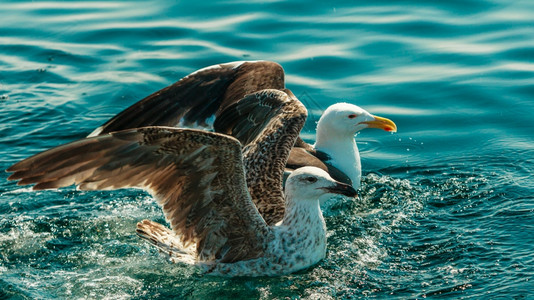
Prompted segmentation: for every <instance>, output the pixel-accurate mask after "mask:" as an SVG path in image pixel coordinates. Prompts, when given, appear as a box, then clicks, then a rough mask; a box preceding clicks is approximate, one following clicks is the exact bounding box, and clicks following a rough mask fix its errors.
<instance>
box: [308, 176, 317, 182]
mask: <svg viewBox="0 0 534 300" xmlns="http://www.w3.org/2000/svg"><path fill="white" fill-rule="evenodd" d="M306 181H308V182H309V183H314V182H316V181H317V178H315V177H311V176H310V177H306Z"/></svg>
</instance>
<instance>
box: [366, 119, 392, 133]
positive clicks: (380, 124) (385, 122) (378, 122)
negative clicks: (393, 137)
mask: <svg viewBox="0 0 534 300" xmlns="http://www.w3.org/2000/svg"><path fill="white" fill-rule="evenodd" d="M373 117H374V118H375V119H374V120H372V121H367V122H362V124H367V126H368V127H369V128H380V129H383V130H385V131H391V132H397V125H395V123H393V121H391V120H390V119H386V118H382V117H378V116H373Z"/></svg>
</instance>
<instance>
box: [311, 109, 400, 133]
mask: <svg viewBox="0 0 534 300" xmlns="http://www.w3.org/2000/svg"><path fill="white" fill-rule="evenodd" d="M365 128H381V129H383V130H385V131H393V132H395V131H397V126H396V125H395V123H393V121H391V120H389V119H386V118H382V117H378V116H374V115H372V114H370V113H369V112H367V111H366V110H364V109H363V108H361V107H359V106H356V105H354V104H350V103H336V104H334V105H331V106H330V107H328V108H327V109H326V110H325V111H324V113H323V115H322V116H321V118H320V119H319V122H318V123H317V136H318V139H319V135H325V136H351V137H352V136H354V134H356V132H358V131H360V130H362V129H365Z"/></svg>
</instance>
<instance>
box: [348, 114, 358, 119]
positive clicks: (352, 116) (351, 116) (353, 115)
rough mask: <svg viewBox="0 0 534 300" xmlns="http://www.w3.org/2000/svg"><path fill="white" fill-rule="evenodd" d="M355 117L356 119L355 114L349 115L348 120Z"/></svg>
mask: <svg viewBox="0 0 534 300" xmlns="http://www.w3.org/2000/svg"><path fill="white" fill-rule="evenodd" d="M356 117H357V115H356V114H351V115H349V119H354V118H356Z"/></svg>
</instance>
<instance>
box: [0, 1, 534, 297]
mask: <svg viewBox="0 0 534 300" xmlns="http://www.w3.org/2000/svg"><path fill="white" fill-rule="evenodd" d="M353 2H354V1H337V2H335V3H332V2H328V1H316V2H315V3H311V2H309V1H297V2H282V1H266V2H264V1H217V2H210V3H209V4H206V3H205V2H203V1H194V2H193V1H182V3H176V4H170V3H168V4H165V3H162V2H159V1H158V2H156V1H139V2H136V1H105V2H104V1H102V2H54V1H48V2H41V1H36V2H25V1H3V2H2V3H1V4H0V107H1V109H0V120H2V122H0V143H1V147H0V154H1V156H2V160H1V161H0V169H6V168H7V167H8V166H10V165H11V164H13V163H15V162H16V161H18V160H20V159H23V158H25V157H28V156H30V155H32V154H35V153H37V152H39V151H42V150H45V149H48V148H51V147H53V146H56V145H59V144H62V143H65V142H69V141H72V140H74V139H77V138H82V137H84V136H85V135H87V134H88V133H90V132H91V131H92V130H93V129H94V128H96V127H97V126H99V125H101V124H102V123H103V122H104V121H106V120H107V119H108V118H110V117H111V116H113V115H114V114H116V113H118V112H119V111H120V110H122V109H123V108H125V107H127V106H128V105H130V104H132V103H134V102H135V101H137V100H139V99H141V98H143V97H144V96H146V95H148V94H150V93H152V92H154V91H156V90H158V89H160V88H162V87H164V86H166V85H168V84H170V83H172V82H174V81H176V80H178V79H179V78H181V77H183V76H184V75H186V74H188V73H190V72H192V71H194V70H196V69H198V68H201V67H205V66H208V65H212V64H215V63H220V62H228V61H235V60H256V59H264V60H273V61H277V62H279V63H280V64H282V65H283V67H284V68H285V70H286V73H287V86H288V87H289V88H290V89H291V90H292V91H293V92H294V93H295V95H297V96H299V97H300V99H301V100H302V101H303V102H304V103H305V104H306V105H307V106H308V108H309V110H310V118H309V120H308V124H307V126H306V128H305V130H304V135H305V137H307V138H310V137H313V132H314V122H315V121H316V120H317V119H318V117H319V115H320V112H321V111H322V110H323V109H325V108H326V107H327V106H328V105H330V104H332V103H335V102H338V101H342V100H344V101H349V102H353V103H355V104H358V105H360V106H362V107H364V108H366V109H368V110H369V111H371V112H373V113H376V114H377V115H381V116H384V117H388V118H391V119H393V120H394V121H395V122H396V123H397V125H398V128H399V132H398V133H396V134H389V133H385V132H382V131H378V130H367V131H364V132H362V133H361V134H359V135H358V136H357V137H356V138H357V141H358V144H359V147H360V149H361V152H362V164H363V166H364V173H365V177H364V180H363V188H362V191H361V199H360V201H358V202H351V201H343V202H341V203H339V204H338V205H337V206H336V207H334V208H333V209H334V210H335V212H337V213H334V214H333V215H332V216H329V217H328V218H327V226H328V228H329V237H328V242H329V244H328V255H327V258H326V259H325V260H324V261H322V262H321V263H319V264H318V265H317V266H314V267H312V268H310V269H308V270H305V271H302V272H299V273H297V274H292V275H289V276H283V277H279V278H239V279H224V278H217V277H215V278H213V277H205V276H202V275H200V274H198V272H196V270H195V269H192V268H190V267H187V266H182V265H173V264H170V263H168V262H167V261H165V260H164V258H163V257H161V256H160V255H159V254H158V253H157V252H156V251H155V249H152V247H151V246H150V245H148V244H147V243H144V242H143V241H141V240H140V239H138V238H137V237H136V236H135V224H136V222H138V221H139V220H142V219H144V218H148V219H152V220H155V221H159V222H163V221H164V220H163V216H162V213H161V210H160V209H159V208H158V207H157V205H156V204H155V201H153V200H152V199H151V198H150V196H149V195H148V194H146V193H143V192H139V191H136V190H121V191H109V192H79V191H75V190H74V189H72V188H68V189H63V190H59V191H42V192H32V191H30V190H29V189H28V188H26V187H17V186H16V185H14V184H13V183H12V182H8V181H6V180H5V178H6V177H7V174H3V175H2V177H1V178H0V216H1V217H0V298H14V299H31V298H40V299H50V298H77V299H79V298H93V299H101V298H109V299H138V298H170V297H175V298H184V297H188V298H202V299H207V297H211V298H214V297H218V298H248V297H251V298H264V299H268V298H284V297H289V298H312V299H319V298H320V299H325V298H419V299H420V298H452V299H457V298H475V299H480V298H503V299H526V298H532V297H534V296H532V292H531V291H532V290H534V283H533V280H534V279H533V275H534V255H533V246H532V245H534V234H532V233H533V232H534V201H533V196H532V195H533V194H534V183H533V182H534V181H533V180H532V175H531V174H532V173H533V171H534V162H533V157H534V138H533V136H534V135H533V132H534V125H533V123H532V114H533V112H534V97H533V94H534V38H533V37H534V21H532V20H534V2H532V1H527V0H525V1H504V0H492V1H489V0H485V1H425V2H424V3H423V2H420V1H395V2H390V1H372V2H369V4H367V3H365V2H361V3H359V4H357V3H356V4H355V3H353Z"/></svg>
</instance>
